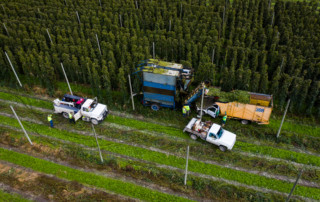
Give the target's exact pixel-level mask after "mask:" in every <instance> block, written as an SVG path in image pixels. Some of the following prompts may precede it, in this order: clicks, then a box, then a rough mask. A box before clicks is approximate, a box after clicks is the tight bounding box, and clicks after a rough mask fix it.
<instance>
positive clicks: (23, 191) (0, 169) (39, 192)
mask: <svg viewBox="0 0 320 202" xmlns="http://www.w3.org/2000/svg"><path fill="white" fill-rule="evenodd" d="M0 173H2V174H4V173H6V174H8V175H9V176H10V177H9V178H8V177H7V178H8V179H7V180H10V182H9V183H11V184H13V185H14V187H11V186H10V185H7V184H4V183H3V182H2V181H0V188H1V185H3V186H4V187H6V188H8V189H9V190H12V191H14V192H17V193H19V194H20V195H23V196H25V195H26V197H25V198H28V199H29V198H30V199H32V200H34V201H53V200H54V201H55V200H57V198H56V199H54V198H53V197H54V195H53V193H52V190H55V191H53V192H54V194H55V195H56V194H59V196H58V199H59V200H61V198H60V197H61V196H65V197H68V196H70V195H71V196H79V195H81V198H84V197H89V198H92V199H96V200H101V199H109V200H112V199H113V200H115V199H116V200H117V201H118V200H119V201H137V200H134V199H132V198H129V197H126V196H122V195H119V194H116V193H113V192H110V191H108V190H103V189H100V188H94V187H88V186H84V185H83V184H80V183H79V184H74V182H72V181H70V180H66V179H62V178H57V177H56V176H54V175H52V174H46V173H41V172H38V171H34V170H32V169H30V168H26V167H22V166H19V165H16V164H13V163H10V162H7V161H3V160H0ZM5 178H6V177H4V178H3V179H5ZM40 178H41V179H42V180H39V179H40ZM0 180H2V179H0ZM6 182H8V181H6ZM26 183H27V184H33V185H34V186H38V185H42V186H45V187H47V186H48V185H49V187H50V188H48V189H47V188H45V189H38V188H36V189H33V187H32V186H28V185H26ZM43 183H44V184H43ZM52 184H53V185H52ZM51 186H54V187H51ZM56 186H58V187H56ZM62 187H64V188H65V189H63V190H61V189H62ZM46 191H48V192H47V193H46ZM59 191H61V192H60V193H57V192H59ZM48 194H49V195H48ZM29 196H30V197H29ZM97 196H98V197H97ZM65 199H66V200H67V199H68V198H65ZM69 200H70V199H69Z"/></svg>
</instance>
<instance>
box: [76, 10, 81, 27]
mask: <svg viewBox="0 0 320 202" xmlns="http://www.w3.org/2000/svg"><path fill="white" fill-rule="evenodd" d="M76 14H77V17H78V22H79V24H80V23H81V22H80V17H79V13H78V11H76Z"/></svg>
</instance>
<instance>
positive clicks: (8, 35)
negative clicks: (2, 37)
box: [2, 23, 10, 36]
mask: <svg viewBox="0 0 320 202" xmlns="http://www.w3.org/2000/svg"><path fill="white" fill-rule="evenodd" d="M2 24H3V27H4V29H5V30H6V32H7V35H8V36H10V34H9V32H8V29H7V27H6V25H5V24H4V23H2Z"/></svg>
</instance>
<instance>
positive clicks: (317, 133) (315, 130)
mask: <svg viewBox="0 0 320 202" xmlns="http://www.w3.org/2000/svg"><path fill="white" fill-rule="evenodd" d="M280 123H281V120H276V119H271V120H270V123H269V125H267V127H270V128H273V129H278V128H279V126H280ZM282 130H285V131H289V132H292V133H298V134H303V135H310V136H314V137H320V127H316V126H308V125H299V124H295V123H292V122H284V123H283V125H282Z"/></svg>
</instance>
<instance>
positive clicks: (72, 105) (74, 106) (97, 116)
mask: <svg viewBox="0 0 320 202" xmlns="http://www.w3.org/2000/svg"><path fill="white" fill-rule="evenodd" d="M53 106H54V113H57V114H62V116H63V117H65V118H69V113H72V114H73V118H74V120H75V121H77V120H78V119H80V118H81V117H82V120H83V121H87V122H91V123H93V124H95V125H97V124H99V123H100V122H102V121H103V120H104V119H105V118H106V117H107V115H108V113H109V111H108V108H107V106H106V105H104V104H100V103H98V102H97V99H96V98H95V99H87V98H83V97H79V96H74V95H68V94H65V95H64V97H63V98H62V100H59V99H55V100H54V101H53Z"/></svg>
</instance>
